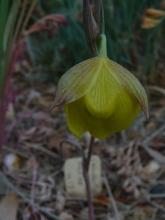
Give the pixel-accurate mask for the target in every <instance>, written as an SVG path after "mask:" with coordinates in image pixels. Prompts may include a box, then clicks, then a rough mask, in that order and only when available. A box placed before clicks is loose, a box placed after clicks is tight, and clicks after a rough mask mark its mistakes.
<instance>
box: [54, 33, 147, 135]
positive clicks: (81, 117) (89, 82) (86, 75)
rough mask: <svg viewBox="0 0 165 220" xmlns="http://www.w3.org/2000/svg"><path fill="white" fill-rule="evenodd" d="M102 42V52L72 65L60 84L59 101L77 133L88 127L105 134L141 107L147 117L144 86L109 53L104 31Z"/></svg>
mask: <svg viewBox="0 0 165 220" xmlns="http://www.w3.org/2000/svg"><path fill="white" fill-rule="evenodd" d="M101 44H102V45H101V47H100V48H101V49H100V51H99V56H97V57H94V58H91V59H87V60H85V61H83V62H81V63H79V64H77V65H75V66H73V67H72V68H71V69H69V70H68V71H67V72H66V73H65V74H64V75H63V76H62V78H61V79H60V81H59V84H58V88H57V101H64V103H65V112H66V119H67V124H68V127H69V129H70V131H71V132H72V133H73V134H75V135H76V136H77V137H81V136H82V135H83V133H84V132H86V131H89V132H90V134H91V135H92V136H93V137H96V138H101V139H102V138H106V137H107V136H109V135H110V134H112V133H114V132H118V131H121V130H123V129H125V128H127V127H129V126H130V125H131V124H132V122H133V121H134V119H135V118H136V117H137V115H138V114H139V113H140V111H141V109H142V110H143V111H144V113H145V114H146V116H147V117H148V101H147V95H146V92H145V90H144V88H143V86H142V85H141V83H140V82H139V81H138V79H137V78H136V77H135V76H134V75H133V74H131V73H130V72H129V71H128V70H127V69H125V68H124V67H122V66H121V65H119V64H118V63H116V62H114V61H112V60H110V59H109V58H108V57H107V56H106V38H105V35H102V41H101Z"/></svg>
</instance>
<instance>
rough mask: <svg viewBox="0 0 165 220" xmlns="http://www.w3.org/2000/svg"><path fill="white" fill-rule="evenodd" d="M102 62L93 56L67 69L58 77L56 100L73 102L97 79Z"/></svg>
mask: <svg viewBox="0 0 165 220" xmlns="http://www.w3.org/2000/svg"><path fill="white" fill-rule="evenodd" d="M101 65H102V63H101V62H100V58H98V57H95V58H91V59H88V60H86V61H84V62H81V63H79V64H77V65H75V66H74V67H72V68H71V69H70V70H68V71H67V72H66V73H65V74H64V75H63V76H62V77H61V79H60V81H59V84H58V88H57V97H56V102H61V101H64V102H66V103H70V102H73V101H75V100H77V99H79V98H81V97H82V96H84V95H85V94H86V93H87V92H88V90H89V89H90V88H91V87H92V86H93V84H94V83H95V81H96V79H97V75H98V72H99V69H100V68H101Z"/></svg>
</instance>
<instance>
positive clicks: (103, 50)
mask: <svg viewBox="0 0 165 220" xmlns="http://www.w3.org/2000/svg"><path fill="white" fill-rule="evenodd" d="M97 53H98V56H100V57H107V39H106V36H105V34H101V35H100V39H99V42H98V52H97Z"/></svg>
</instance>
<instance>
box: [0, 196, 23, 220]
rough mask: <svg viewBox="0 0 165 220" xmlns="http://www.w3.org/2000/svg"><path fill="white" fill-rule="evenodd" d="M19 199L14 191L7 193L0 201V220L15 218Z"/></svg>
mask: <svg viewBox="0 0 165 220" xmlns="http://www.w3.org/2000/svg"><path fill="white" fill-rule="evenodd" d="M18 206H19V200H18V198H17V196H16V194H15V193H10V194H7V195H6V196H5V197H4V198H3V199H2V200H1V202H0V220H16V219H17V211H18Z"/></svg>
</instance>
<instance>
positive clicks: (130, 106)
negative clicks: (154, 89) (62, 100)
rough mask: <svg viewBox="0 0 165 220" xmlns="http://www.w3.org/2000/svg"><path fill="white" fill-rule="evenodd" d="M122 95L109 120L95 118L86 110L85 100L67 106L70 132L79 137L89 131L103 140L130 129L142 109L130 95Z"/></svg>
mask: <svg viewBox="0 0 165 220" xmlns="http://www.w3.org/2000/svg"><path fill="white" fill-rule="evenodd" d="M120 95H121V96H120V97H121V98H120V99H119V100H118V102H117V106H116V109H115V112H114V114H112V115H111V116H110V117H109V118H98V117H95V116H93V115H92V114H91V113H90V112H89V111H88V109H87V108H86V103H85V102H86V101H85V99H84V98H81V99H79V100H77V101H75V102H72V103H69V104H66V105H65V112H66V118H67V124H68V127H69V129H70V131H71V132H72V133H73V134H75V135H76V136H77V137H81V136H82V135H83V133H85V132H86V131H89V132H90V133H91V135H92V136H93V137H96V138H100V139H103V138H106V137H108V136H109V135H110V134H112V133H114V132H118V131H121V130H123V129H125V128H127V127H129V126H130V125H131V123H132V122H133V120H134V119H135V117H136V116H137V114H138V113H139V111H140V107H139V105H138V103H137V102H136V100H135V99H133V100H132V99H131V97H130V96H129V94H127V95H124V97H123V94H120Z"/></svg>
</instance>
